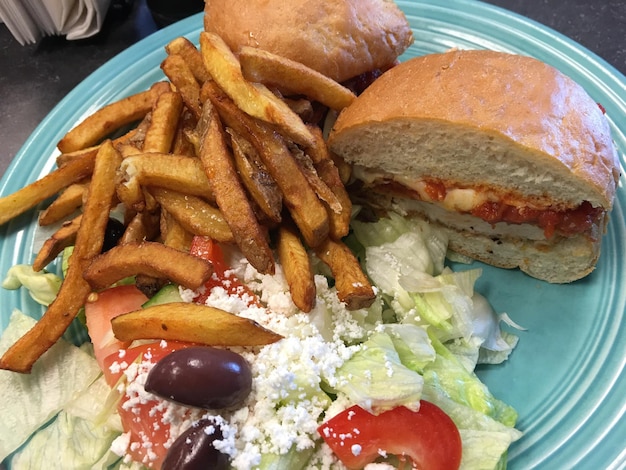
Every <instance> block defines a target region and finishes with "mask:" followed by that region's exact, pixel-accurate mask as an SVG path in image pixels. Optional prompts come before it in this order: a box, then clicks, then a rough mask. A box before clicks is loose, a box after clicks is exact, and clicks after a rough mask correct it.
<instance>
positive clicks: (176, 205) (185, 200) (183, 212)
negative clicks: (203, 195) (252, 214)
mask: <svg viewBox="0 0 626 470" xmlns="http://www.w3.org/2000/svg"><path fill="white" fill-rule="evenodd" d="M150 191H151V193H152V194H153V195H154V197H155V198H156V200H157V201H158V203H159V204H160V205H161V206H162V207H163V208H164V209H165V210H167V212H169V213H170V214H171V216H172V217H174V218H175V219H176V221H177V222H178V223H179V224H180V225H181V226H182V227H183V228H184V229H185V230H187V231H188V232H191V233H193V234H194V235H203V236H206V237H211V238H213V239H214V240H217V241H220V242H224V243H234V241H235V237H234V236H233V232H232V231H231V229H230V227H229V226H228V224H227V223H226V220H224V216H223V215H222V213H221V212H220V210H219V209H217V208H216V207H213V206H212V205H210V204H209V203H207V202H206V201H204V200H202V199H200V198H199V197H196V196H192V195H187V194H185V193H180V192H177V191H173V190H170V189H165V188H159V187H151V188H150Z"/></svg>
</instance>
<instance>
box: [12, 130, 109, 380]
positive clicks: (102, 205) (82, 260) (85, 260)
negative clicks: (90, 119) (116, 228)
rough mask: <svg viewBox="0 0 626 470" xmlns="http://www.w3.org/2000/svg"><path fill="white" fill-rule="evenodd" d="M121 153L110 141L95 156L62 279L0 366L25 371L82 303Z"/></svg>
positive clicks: (62, 328) (106, 214) (53, 339)
mask: <svg viewBox="0 0 626 470" xmlns="http://www.w3.org/2000/svg"><path fill="white" fill-rule="evenodd" d="M120 161H121V157H120V156H119V154H118V153H117V151H116V150H115V148H114V147H113V144H111V143H110V142H109V141H107V142H105V143H104V144H103V145H102V146H101V147H100V150H99V151H98V154H97V156H96V161H95V166H94V170H93V176H92V179H91V183H90V185H89V194H88V196H87V200H86V202H85V206H84V209H83V216H82V219H81V223H80V228H79V229H78V232H77V234H76V244H75V245H74V251H73V253H72V256H71V258H70V262H69V267H68V271H67V274H66V276H65V280H64V281H63V284H62V285H61V289H60V290H59V293H58V295H57V297H56V298H55V299H54V301H53V302H52V303H51V304H50V306H49V307H48V309H47V310H46V312H45V313H44V315H43V316H42V318H41V319H40V320H39V321H38V322H37V323H36V324H35V325H34V326H33V327H32V328H31V329H30V330H29V331H28V332H27V333H26V334H25V335H24V336H22V337H21V338H20V339H19V340H18V341H17V342H16V343H14V344H13V345H12V346H11V347H9V349H8V350H7V351H6V352H5V353H4V355H3V356H2V358H0V368H1V369H7V370H12V371H15V372H21V373H28V372H30V370H31V368H32V366H33V364H34V363H35V361H37V359H39V357H41V355H42V354H43V353H44V352H46V351H47V350H48V349H49V348H50V347H51V346H52V345H53V344H54V343H56V342H57V341H58V339H59V338H60V337H61V335H63V333H64V332H65V330H66V329H67V327H68V326H69V324H70V323H71V322H72V320H73V319H74V318H75V317H76V315H77V314H78V311H79V310H80V309H81V308H82V306H83V305H84V304H85V301H86V299H87V297H88V295H89V293H90V292H91V288H90V287H89V284H88V283H87V281H85V279H84V278H83V270H84V268H85V267H86V266H87V265H88V264H89V263H90V262H91V260H92V259H93V258H94V257H95V256H97V255H98V253H100V250H101V249H102V244H103V240H104V232H105V229H106V224H107V221H108V219H109V211H110V210H111V201H112V199H113V195H114V194H115V183H114V176H115V172H116V170H117V167H118V166H119V163H120Z"/></svg>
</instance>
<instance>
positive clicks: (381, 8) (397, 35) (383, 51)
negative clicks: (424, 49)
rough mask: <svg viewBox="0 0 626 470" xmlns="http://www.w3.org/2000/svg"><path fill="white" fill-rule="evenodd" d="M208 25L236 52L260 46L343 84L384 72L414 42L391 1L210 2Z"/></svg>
mask: <svg viewBox="0 0 626 470" xmlns="http://www.w3.org/2000/svg"><path fill="white" fill-rule="evenodd" d="M204 13H205V14H204V28H205V30H206V31H210V32H213V33H216V34H219V35H220V36H221V37H222V38H223V39H224V41H225V42H226V44H228V46H229V47H230V48H231V49H232V50H233V51H234V52H235V53H237V52H238V51H239V49H240V48H241V47H243V46H250V47H258V48H260V49H264V50H267V51H269V52H272V53H274V54H278V55H281V56H283V57H286V58H288V59H291V60H295V61H297V62H301V63H303V64H305V65H307V66H308V67H311V68H312V69H314V70H316V71H318V72H320V73H322V74H324V75H326V76H327V77H330V78H332V79H333V80H335V81H337V82H345V81H347V80H349V79H352V78H354V77H357V76H359V75H362V74H365V73H369V72H371V71H373V70H386V69H387V68H389V67H390V66H391V65H393V64H394V63H395V61H396V58H397V57H398V56H399V55H400V54H402V53H403V52H404V51H405V50H406V49H407V48H408V47H409V46H410V45H411V43H412V42H413V33H412V31H411V28H410V26H409V23H408V21H407V19H406V17H405V16H404V13H402V10H400V8H398V6H397V5H396V4H395V3H394V2H393V1H390V0H318V1H311V0H272V1H268V0H206V1H205V9H204Z"/></svg>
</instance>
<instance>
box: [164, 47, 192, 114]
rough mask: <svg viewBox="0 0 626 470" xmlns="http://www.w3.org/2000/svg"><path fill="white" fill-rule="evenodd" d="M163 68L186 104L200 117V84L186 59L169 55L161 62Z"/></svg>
mask: <svg viewBox="0 0 626 470" xmlns="http://www.w3.org/2000/svg"><path fill="white" fill-rule="evenodd" d="M161 69H162V70H163V73H165V75H167V78H169V79H170V81H171V82H172V84H173V85H174V86H175V87H176V91H178V92H179V93H180V95H181V96H182V98H183V101H184V102H185V106H187V108H188V109H189V111H191V113H192V114H193V115H194V116H195V117H196V119H199V118H200V114H201V113H202V109H201V105H200V85H199V84H198V82H197V81H196V78H195V77H194V76H193V73H192V72H191V70H190V68H189V66H188V65H187V63H186V62H185V59H183V58H182V57H181V56H179V55H168V56H167V57H166V58H165V60H164V61H163V62H161Z"/></svg>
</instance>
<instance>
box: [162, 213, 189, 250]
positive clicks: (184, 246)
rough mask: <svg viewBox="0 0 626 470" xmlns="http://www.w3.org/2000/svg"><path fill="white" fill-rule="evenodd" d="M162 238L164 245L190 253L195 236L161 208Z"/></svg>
mask: <svg viewBox="0 0 626 470" xmlns="http://www.w3.org/2000/svg"><path fill="white" fill-rule="evenodd" d="M160 226H161V237H162V238H163V244H164V245H166V246H169V247H172V248H175V249H177V250H181V251H189V247H190V246H191V241H192V240H193V234H192V233H191V232H189V231H188V230H186V229H185V228H184V227H183V226H182V225H181V224H180V223H179V222H178V221H177V220H176V219H175V218H174V217H172V215H171V214H170V213H169V212H168V211H167V210H165V209H164V208H161V221H160Z"/></svg>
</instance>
